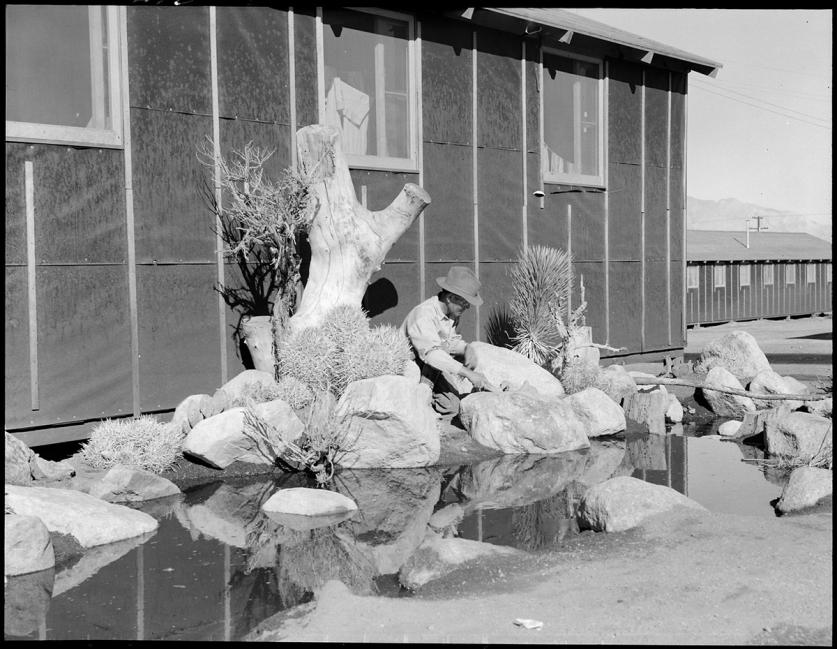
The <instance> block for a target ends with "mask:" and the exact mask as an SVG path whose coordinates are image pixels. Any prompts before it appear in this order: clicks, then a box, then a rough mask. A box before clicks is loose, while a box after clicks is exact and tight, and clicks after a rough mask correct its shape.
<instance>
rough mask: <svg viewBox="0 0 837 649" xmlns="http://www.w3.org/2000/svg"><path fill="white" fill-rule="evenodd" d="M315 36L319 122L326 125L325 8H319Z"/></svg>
mask: <svg viewBox="0 0 837 649" xmlns="http://www.w3.org/2000/svg"><path fill="white" fill-rule="evenodd" d="M315 21H316V24H315V26H314V35H315V38H316V39H317V116H318V119H317V121H318V122H319V123H320V124H325V51H324V49H323V8H322V7H317V17H316V19H315Z"/></svg>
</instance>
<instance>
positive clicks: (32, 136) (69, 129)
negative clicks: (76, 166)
mask: <svg viewBox="0 0 837 649" xmlns="http://www.w3.org/2000/svg"><path fill="white" fill-rule="evenodd" d="M6 141H7V142H28V143H32V144H59V145H63V146H83V147H95V148H103V149H121V148H123V147H124V144H123V142H122V136H121V135H119V134H117V133H116V131H112V130H106V129H93V128H82V127H79V126H58V125H54V124H30V123H27V122H12V121H7V122H6Z"/></svg>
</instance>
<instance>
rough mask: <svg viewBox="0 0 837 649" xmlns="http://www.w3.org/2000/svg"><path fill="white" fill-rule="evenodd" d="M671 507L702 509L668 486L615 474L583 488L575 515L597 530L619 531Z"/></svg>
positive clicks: (702, 507)
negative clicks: (587, 487)
mask: <svg viewBox="0 0 837 649" xmlns="http://www.w3.org/2000/svg"><path fill="white" fill-rule="evenodd" d="M674 507H690V508H692V509H697V510H702V511H705V510H706V508H705V507H704V506H703V505H701V504H700V503H697V502H695V501H694V500H692V499H691V498H687V497H686V496H684V495H683V494H681V493H679V492H677V491H675V490H674V489H671V488H669V487H664V486H662V485H656V484H651V483H650V482H645V481H644V480H639V479H638V478H632V477H629V476H619V477H616V478H611V479H610V480H605V481H604V482H602V483H600V484H597V485H594V486H592V487H590V489H588V490H587V491H586V492H584V495H583V496H582V498H581V503H580V504H579V511H578V516H579V519H580V521H581V523H582V524H583V526H585V527H587V528H589V529H592V530H595V531H597V532H621V531H624V530H628V529H631V528H632V527H636V526H637V525H640V524H641V523H642V522H643V521H644V520H645V519H646V518H648V517H650V516H653V515H655V514H659V513H661V512H666V511H669V510H670V509H672V508H674Z"/></svg>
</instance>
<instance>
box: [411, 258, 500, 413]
mask: <svg viewBox="0 0 837 649" xmlns="http://www.w3.org/2000/svg"><path fill="white" fill-rule="evenodd" d="M436 283H437V284H438V285H439V286H440V288H441V289H442V290H441V291H439V293H438V294H437V295H434V296H433V297H431V298H428V299H427V300H425V301H424V302H422V303H421V304H419V305H418V306H416V307H415V308H414V309H413V310H412V311H410V313H408V314H407V317H406V318H405V319H404V322H403V323H402V324H401V331H402V332H404V334H405V335H406V336H407V338H408V339H409V341H410V344H411V345H412V347H413V353H414V355H415V360H416V364H417V365H418V366H419V368H420V370H421V381H422V383H426V384H427V385H430V386H431V387H432V390H433V408H434V409H435V410H436V412H438V413H440V414H441V415H443V416H445V415H456V414H458V413H459V401H460V398H461V396H462V395H464V394H467V393H468V392H471V390H472V388H476V389H478V390H490V391H493V392H494V391H498V388H497V387H496V386H494V385H492V384H491V383H489V382H488V380H487V379H486V378H485V376H484V375H483V374H481V373H480V372H475V371H473V370H471V369H468V368H467V367H466V366H465V365H463V364H462V362H461V360H458V359H462V358H464V356H465V348H466V347H467V344H466V343H465V341H464V340H462V336H460V335H459V334H458V333H457V332H456V328H457V326H458V324H459V318H460V316H461V315H462V314H463V313H464V312H465V311H466V310H467V309H468V308H469V307H470V306H471V305H474V306H477V305H479V304H482V298H481V297H480V294H479V290H480V281H479V280H478V279H477V277H476V275H474V273H473V271H471V270H470V269H469V268H465V267H464V266H451V268H450V270H448V274H447V275H446V276H445V277H437V278H436Z"/></svg>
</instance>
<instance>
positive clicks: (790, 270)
mask: <svg viewBox="0 0 837 649" xmlns="http://www.w3.org/2000/svg"><path fill="white" fill-rule="evenodd" d="M792 284H796V264H785V286H791V285H792Z"/></svg>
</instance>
